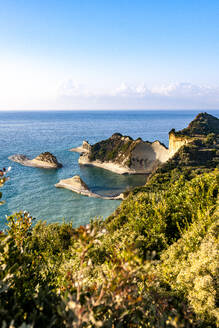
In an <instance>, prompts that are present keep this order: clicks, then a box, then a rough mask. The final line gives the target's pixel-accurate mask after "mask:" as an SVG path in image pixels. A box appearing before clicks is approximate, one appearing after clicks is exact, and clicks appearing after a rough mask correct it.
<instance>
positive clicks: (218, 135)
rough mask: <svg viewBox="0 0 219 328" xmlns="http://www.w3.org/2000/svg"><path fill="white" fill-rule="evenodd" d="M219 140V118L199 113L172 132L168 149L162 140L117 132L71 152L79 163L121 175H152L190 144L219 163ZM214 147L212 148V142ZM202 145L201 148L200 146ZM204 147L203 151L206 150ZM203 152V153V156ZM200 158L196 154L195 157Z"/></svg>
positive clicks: (84, 144) (85, 143) (86, 143)
mask: <svg viewBox="0 0 219 328" xmlns="http://www.w3.org/2000/svg"><path fill="white" fill-rule="evenodd" d="M218 140H219V119H218V118H216V117H214V116H213V115H210V114H208V113H200V114H199V115H197V116H196V118H195V119H194V120H193V121H192V122H191V123H190V124H189V125H188V127H187V128H185V129H183V130H181V131H178V132H176V131H175V129H172V130H171V131H170V132H169V149H168V148H167V147H166V146H165V145H164V144H162V143H161V142H159V141H154V142H149V141H143V140H142V139H141V138H138V139H136V140H133V139H132V138H131V137H129V136H123V135H122V134H120V133H114V134H113V135H112V136H111V137H110V138H108V139H106V140H102V141H100V142H97V143H96V144H94V145H90V144H89V143H88V142H87V141H84V142H83V144H82V146H80V147H77V148H72V149H70V150H71V151H76V152H79V153H80V157H79V160H78V162H79V164H81V165H92V166H97V167H101V168H104V169H107V170H110V171H113V172H115V173H119V174H149V173H152V172H154V171H155V170H156V169H157V168H158V167H160V166H161V165H163V164H164V163H166V162H168V160H169V159H170V158H172V157H174V155H175V154H177V152H178V150H179V149H180V148H181V147H182V146H184V145H188V144H191V146H190V147H189V149H190V152H192V145H193V150H194V149H196V150H197V146H198V145H199V146H198V149H199V150H200V149H202V151H201V153H200V154H199V156H201V157H202V155H203V156H207V155H208V156H213V155H214V156H213V157H214V158H215V159H214V160H216V157H217V156H216V157H215V155H217V153H218V150H217V145H218ZM211 141H212V142H213V144H215V146H214V147H213V148H212V145H211V147H210V148H209V146H206V145H209V142H211ZM201 145H202V146H201ZM203 148H204V150H203ZM203 152H204V153H203ZM196 155H197V154H196Z"/></svg>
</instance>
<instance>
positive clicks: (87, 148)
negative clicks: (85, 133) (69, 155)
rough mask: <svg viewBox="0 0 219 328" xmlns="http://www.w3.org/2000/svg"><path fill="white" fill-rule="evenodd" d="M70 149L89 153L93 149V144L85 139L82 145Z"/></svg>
mask: <svg viewBox="0 0 219 328" xmlns="http://www.w3.org/2000/svg"><path fill="white" fill-rule="evenodd" d="M69 150H70V151H74V152H76V153H88V152H89V151H90V150H91V145H90V144H89V143H88V142H87V141H86V140H85V141H83V143H82V145H81V146H79V147H76V148H71V149H69Z"/></svg>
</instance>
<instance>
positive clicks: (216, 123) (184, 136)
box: [169, 113, 219, 157]
mask: <svg viewBox="0 0 219 328" xmlns="http://www.w3.org/2000/svg"><path fill="white" fill-rule="evenodd" d="M210 134H214V135H215V136H217V135H218V136H219V119H218V118H217V117H214V116H213V115H210V114H207V113H200V114H198V115H197V116H196V118H195V119H194V120H193V121H192V122H191V123H190V124H189V125H188V127H187V128H185V129H183V130H181V131H177V132H176V131H175V129H172V130H171V131H170V132H169V155H170V157H172V156H173V155H174V154H175V153H176V152H177V151H178V150H179V149H180V148H181V147H182V146H184V145H186V144H188V143H191V142H193V141H194V140H198V139H199V140H203V139H204V138H206V137H207V136H208V135H210Z"/></svg>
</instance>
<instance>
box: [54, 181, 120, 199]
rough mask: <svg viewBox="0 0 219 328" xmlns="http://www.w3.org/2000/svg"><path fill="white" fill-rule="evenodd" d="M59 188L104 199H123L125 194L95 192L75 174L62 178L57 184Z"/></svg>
mask: <svg viewBox="0 0 219 328" xmlns="http://www.w3.org/2000/svg"><path fill="white" fill-rule="evenodd" d="M55 187H57V188H65V189H69V190H71V191H73V192H76V193H77V194H80V195H84V196H88V197H94V198H102V199H123V198H124V197H123V194H120V195H118V196H111V197H110V196H101V195H98V194H96V193H93V192H92V191H91V190H90V189H89V188H88V186H87V185H86V183H85V182H84V181H83V180H82V179H81V177H80V176H79V175H75V176H74V177H72V178H69V179H64V180H60V181H59V182H58V183H57V184H55Z"/></svg>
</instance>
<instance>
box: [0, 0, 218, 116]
mask: <svg viewBox="0 0 219 328" xmlns="http://www.w3.org/2000/svg"><path fill="white" fill-rule="evenodd" d="M0 90H1V91H0V109H1V110H4V109H117V108H118V109H123V108H124V109H126V108H127V109H131V108H139V109H153V108H154V109H156V108H158V109H160V108H170V109H171V108H185V109H188V108H191V109H193V108H197V109H199V108H200V109H203V108H206V109H208V108H209V109H210V108H219V1H218V0H208V1H204V0H184V1H182V0H177V1H176V0H175V1H173V0H166V1H165V0H157V1H156V0H153V1H152V0H151V1H147V0H135V1H129V0H126V1H123V0H117V1H115V0H105V1H104V0H99V1H98V0H77V1H76V0H62V1H61V0H59V1H56V0H53V1H52V0H44V1H42V0H34V1H33V0H28V1H27V0H13V1H12V0H7V1H5V0H4V1H3V0H0Z"/></svg>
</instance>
